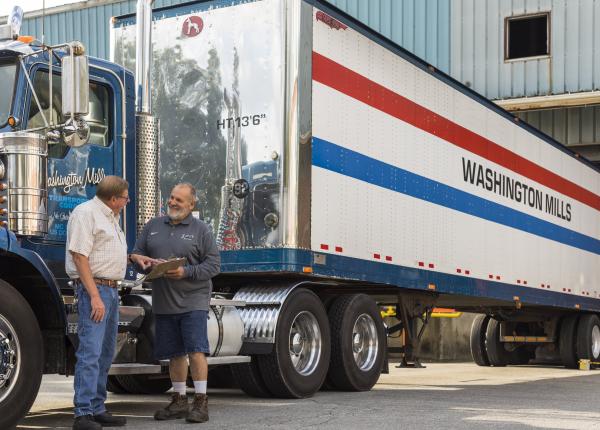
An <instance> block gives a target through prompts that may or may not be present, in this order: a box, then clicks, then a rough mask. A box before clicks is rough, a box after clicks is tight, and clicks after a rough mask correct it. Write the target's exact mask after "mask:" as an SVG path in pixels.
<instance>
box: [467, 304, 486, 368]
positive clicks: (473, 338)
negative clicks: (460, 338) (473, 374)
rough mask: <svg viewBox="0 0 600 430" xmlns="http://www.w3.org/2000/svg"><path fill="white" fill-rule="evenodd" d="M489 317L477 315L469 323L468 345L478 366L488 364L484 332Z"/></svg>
mask: <svg viewBox="0 0 600 430" xmlns="http://www.w3.org/2000/svg"><path fill="white" fill-rule="evenodd" d="M489 321H490V317H489V316H488V315H477V316H476V317H475V319H474V320H473V324H472V325H471V335H470V338H469V346H470V348H471V357H473V361H474V362H475V364H477V365H478V366H489V365H490V360H489V359H488V356H487V352H486V350H485V333H486V330H487V326H488V323H489Z"/></svg>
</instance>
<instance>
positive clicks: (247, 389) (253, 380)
mask: <svg viewBox="0 0 600 430" xmlns="http://www.w3.org/2000/svg"><path fill="white" fill-rule="evenodd" d="M231 374H232V375H233V379H234V380H235V381H236V382H237V383H238V385H239V386H240V388H241V389H242V391H243V392H244V393H246V394H247V395H249V396H252V397H272V396H271V393H270V392H269V389H268V388H267V385H266V384H265V381H264V380H263V377H262V376H261V374H260V369H259V368H258V363H257V359H256V357H255V356H254V357H252V361H250V363H239V364H232V365H231ZM209 379H210V375H209Z"/></svg>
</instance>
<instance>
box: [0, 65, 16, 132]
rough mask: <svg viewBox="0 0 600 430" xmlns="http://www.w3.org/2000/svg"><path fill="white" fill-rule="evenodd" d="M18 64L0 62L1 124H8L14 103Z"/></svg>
mask: <svg viewBox="0 0 600 430" xmlns="http://www.w3.org/2000/svg"><path fill="white" fill-rule="evenodd" d="M16 71H17V66H16V64H14V63H4V64H2V63H0V82H2V85H0V126H1V125H3V124H6V121H7V120H8V115H10V107H11V104H12V99H13V93H14V88H15V73H16Z"/></svg>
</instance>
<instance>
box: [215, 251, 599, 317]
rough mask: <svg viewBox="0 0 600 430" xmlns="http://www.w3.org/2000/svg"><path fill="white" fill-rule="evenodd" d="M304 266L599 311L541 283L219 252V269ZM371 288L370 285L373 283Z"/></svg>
mask: <svg viewBox="0 0 600 430" xmlns="http://www.w3.org/2000/svg"><path fill="white" fill-rule="evenodd" d="M317 254H318V255H325V263H324V264H316V263H314V261H315V257H314V256H315V255H317ZM304 267H311V268H312V275H310V278H309V279H310V280H312V281H314V282H319V279H323V280H327V281H339V282H342V283H343V282H349V283H350V282H351V281H363V282H366V283H372V284H381V285H386V286H391V287H397V288H407V289H413V290H426V291H430V292H435V293H441V294H453V295H459V296H470V297H478V298H483V299H496V300H501V301H505V302H514V298H515V296H517V297H519V301H520V302H521V303H523V304H526V305H539V306H552V307H559V308H565V309H579V310H588V311H595V312H598V311H600V299H596V298H592V297H581V296H577V295H574V294H566V293H561V292H557V291H548V290H542V289H541V288H540V289H538V288H535V287H524V286H520V285H514V284H508V283H504V282H498V281H488V280H485V279H476V278H472V277H468V276H463V275H456V274H449V273H441V272H436V271H433V270H425V269H420V268H413V267H405V266H399V265H395V264H391V263H382V262H378V261H369V260H362V259H359V258H353V257H347V256H343V255H336V254H324V253H321V252H314V251H308V250H302V249H291V248H288V249H281V248H275V249H257V250H244V251H222V252H221V269H222V272H223V273H224V274H227V273H246V274H248V273H257V274H258V273H272V272H279V273H280V274H281V275H285V274H286V273H295V274H304V275H306V273H303V268H304ZM430 285H435V291H432V290H430V288H429V286H430ZM373 287H374V288H375V287H376V285H373ZM577 306H578V307H577Z"/></svg>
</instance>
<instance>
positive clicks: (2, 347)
mask: <svg viewBox="0 0 600 430" xmlns="http://www.w3.org/2000/svg"><path fill="white" fill-rule="evenodd" d="M20 352H21V347H20V346H19V338H18V337H17V333H16V331H15V329H14V328H13V326H12V325H11V324H10V323H9V322H8V320H7V319H6V318H4V317H3V316H2V315H0V403H2V402H3V401H4V399H5V398H6V397H8V395H9V394H10V392H11V391H12V390H13V387H14V386H15V381H16V380H17V378H18V376H19V371H20V368H21V362H20V360H19V357H20Z"/></svg>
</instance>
